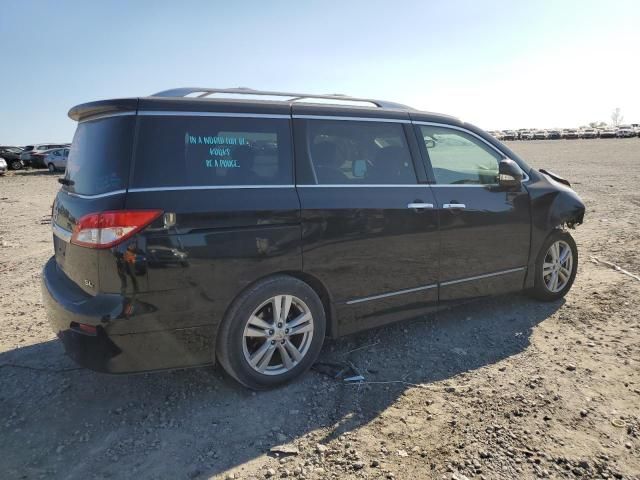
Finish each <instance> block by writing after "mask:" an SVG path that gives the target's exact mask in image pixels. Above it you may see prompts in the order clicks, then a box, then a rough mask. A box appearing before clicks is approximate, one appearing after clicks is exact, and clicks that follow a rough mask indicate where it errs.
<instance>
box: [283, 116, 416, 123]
mask: <svg viewBox="0 0 640 480" xmlns="http://www.w3.org/2000/svg"><path fill="white" fill-rule="evenodd" d="M291 118H294V119H295V118H300V119H305V120H338V121H343V120H346V121H352V122H383V123H411V120H410V119H408V118H407V119H402V118H381V117H344V116H339V115H335V116H333V115H291Z"/></svg>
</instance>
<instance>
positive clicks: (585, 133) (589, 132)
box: [580, 128, 598, 138]
mask: <svg viewBox="0 0 640 480" xmlns="http://www.w3.org/2000/svg"><path fill="white" fill-rule="evenodd" d="M580 138H598V130H596V129H595V128H583V129H582V131H581V132H580Z"/></svg>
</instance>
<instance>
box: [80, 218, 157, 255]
mask: <svg viewBox="0 0 640 480" xmlns="http://www.w3.org/2000/svg"><path fill="white" fill-rule="evenodd" d="M160 215H162V210H116V211H112V212H101V213H90V214H89V215H85V216H84V217H82V218H81V219H80V220H79V221H78V223H76V226H75V228H74V229H73V234H72V235H71V243H73V244H74V245H79V246H81V247H89V248H110V247H113V246H114V245H117V244H119V243H121V242H123V241H124V240H126V239H127V238H129V237H131V236H133V235H135V234H136V233H138V232H139V231H140V230H142V229H143V228H145V227H147V226H148V225H149V224H151V223H152V222H153V221H154V220H155V219H157V218H158V217H159V216H160Z"/></svg>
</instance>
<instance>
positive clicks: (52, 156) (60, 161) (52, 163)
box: [43, 148, 69, 173]
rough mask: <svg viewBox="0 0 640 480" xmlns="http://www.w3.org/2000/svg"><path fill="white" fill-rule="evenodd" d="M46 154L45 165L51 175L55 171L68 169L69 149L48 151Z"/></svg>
mask: <svg viewBox="0 0 640 480" xmlns="http://www.w3.org/2000/svg"><path fill="white" fill-rule="evenodd" d="M44 153H45V156H44V158H43V161H44V164H45V165H46V167H47V168H48V169H49V171H50V172H51V173H53V172H55V171H64V169H65V168H67V159H68V158H69V148H55V149H53V150H47V151H46V152H44Z"/></svg>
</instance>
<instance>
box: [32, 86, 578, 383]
mask: <svg viewBox="0 0 640 480" xmlns="http://www.w3.org/2000/svg"><path fill="white" fill-rule="evenodd" d="M194 93H195V94H197V95H198V97H197V98H196V97H192V96H191V95H192V94H194ZM219 93H223V94H236V95H237V94H242V93H244V94H251V95H254V96H255V95H265V96H266V95H268V96H269V97H273V96H276V95H278V96H280V97H282V98H283V100H282V101H255V100H253V99H248V100H238V99H235V100H231V101H230V100H229V99H228V98H224V97H223V98H216V95H217V94H219ZM211 95H214V97H213V98H206V97H208V96H211ZM314 98H319V99H322V100H325V101H326V100H332V101H334V105H329V104H327V103H324V104H322V105H320V104H311V103H301V102H297V101H296V99H314ZM345 99H346V100H349V101H352V102H356V101H359V102H361V103H367V104H372V105H374V106H372V107H369V106H359V107H353V106H345V105H343V104H340V102H344V101H345ZM96 112H99V113H100V115H99V116H98V117H97V118H96ZM123 112H124V114H123ZM69 116H70V117H71V118H72V119H73V120H76V121H78V127H77V130H76V134H75V137H74V144H73V148H72V149H71V154H70V156H69V165H68V168H67V170H66V173H65V175H64V177H63V178H60V179H59V182H60V184H61V189H60V191H59V192H58V193H57V196H56V199H55V203H54V205H53V209H52V221H51V227H52V230H53V239H52V240H53V244H54V248H53V253H54V255H53V257H52V258H51V259H49V261H48V262H47V264H46V265H45V267H44V271H43V275H42V277H41V281H42V293H43V297H44V304H45V307H46V310H47V313H48V316H49V321H50V323H51V326H52V329H53V330H54V332H55V333H56V334H57V335H58V337H59V338H60V339H61V341H62V343H63V344H64V345H65V347H66V350H67V352H68V353H69V355H70V356H71V357H72V358H73V359H74V360H76V361H77V362H78V363H79V364H80V365H83V366H85V367H88V368H92V369H95V370H98V371H104V372H110V373H126V372H144V371H149V370H157V369H167V368H183V367H188V366H202V365H206V364H210V363H212V362H215V361H218V362H219V363H220V365H221V366H222V367H223V368H224V369H225V370H226V371H227V373H228V374H229V375H230V376H232V377H234V378H235V379H237V380H238V381H239V382H240V383H242V384H244V385H246V386H248V387H250V388H255V389H264V388H270V387H274V386H276V385H279V384H282V383H285V382H287V381H290V380H292V379H293V378H295V377H297V376H298V375H300V374H302V373H303V372H304V371H305V370H307V369H308V368H310V367H311V365H312V364H313V363H314V362H315V360H316V358H317V356H318V354H319V353H320V349H321V347H322V344H323V342H324V339H325V336H330V337H338V336H341V335H347V334H350V333H355V332H357V331H360V330H365V329H369V328H374V327H379V326H381V325H384V324H386V323H389V322H395V321H398V320H402V319H405V318H406V319H408V318H415V317H416V316H420V315H423V314H424V313H426V312H430V311H433V310H434V309H437V308H446V307H448V306H449V305H451V304H452V303H454V302H457V301H459V302H464V301H467V300H469V299H471V298H476V297H483V296H486V295H493V294H503V293H507V292H512V291H521V290H523V289H526V290H529V291H531V293H532V294H533V295H534V296H535V297H537V298H539V299H541V300H545V301H557V300H559V299H560V298H562V297H563V296H564V295H565V294H566V293H567V292H568V291H569V289H570V288H571V285H572V283H573V281H574V278H575V275H576V271H577V267H578V250H577V247H576V244H575V241H574V240H573V238H572V237H571V235H570V234H569V233H568V231H567V230H566V229H565V226H566V227H575V226H577V225H579V224H580V223H582V221H583V216H584V210H585V207H584V204H583V203H582V201H581V200H580V198H579V197H578V196H577V195H576V193H575V192H574V191H573V190H572V189H571V187H570V183H569V182H568V181H567V180H565V179H562V178H560V177H558V176H557V175H554V174H552V173H551V172H547V171H545V170H537V169H534V168H531V167H530V166H528V165H527V164H526V162H525V161H524V160H522V159H521V158H519V157H518V155H517V154H516V153H514V152H512V151H511V150H509V148H508V147H507V146H506V145H504V144H502V143H500V142H498V141H497V140H496V139H495V138H493V137H492V136H491V135H488V134H487V133H485V132H484V131H482V130H480V129H479V128H476V127H474V126H473V125H470V124H468V123H465V122H462V121H460V120H458V119H456V118H453V117H450V116H447V115H439V114H433V113H426V112H420V111H418V110H414V109H412V108H410V107H406V106H402V105H399V104H396V103H393V102H386V101H381V100H370V99H356V98H352V97H344V96H336V95H320V96H318V95H311V94H299V93H296V94H294V93H277V92H260V91H256V90H250V89H204V90H202V89H190V88H183V89H176V90H170V91H167V92H161V93H158V94H156V95H153V96H152V97H147V98H131V99H119V100H103V101H99V102H92V103H88V104H84V105H79V106H76V107H74V108H72V109H71V111H70V113H69ZM294 145H295V155H294V154H293V152H294ZM134 158H135V160H134ZM427 172H428V174H427ZM427 175H429V176H427ZM461 187H469V188H461ZM556 305H557V303H556ZM361 338H362V337H361Z"/></svg>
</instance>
